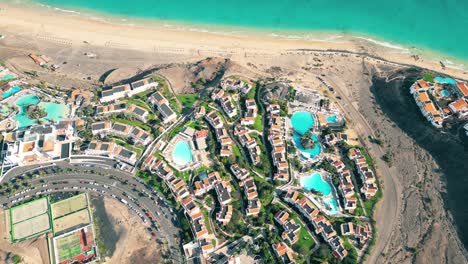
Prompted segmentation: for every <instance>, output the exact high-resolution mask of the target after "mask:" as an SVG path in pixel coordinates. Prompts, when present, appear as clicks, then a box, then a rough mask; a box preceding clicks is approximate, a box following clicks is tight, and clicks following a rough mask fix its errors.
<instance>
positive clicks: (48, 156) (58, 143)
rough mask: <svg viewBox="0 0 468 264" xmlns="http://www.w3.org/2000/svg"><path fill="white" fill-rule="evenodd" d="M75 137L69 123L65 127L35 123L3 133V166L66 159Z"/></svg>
mask: <svg viewBox="0 0 468 264" xmlns="http://www.w3.org/2000/svg"><path fill="white" fill-rule="evenodd" d="M76 139H77V137H76V136H75V131H74V128H73V127H72V125H71V124H68V126H67V127H66V128H65V129H59V127H57V126H54V125H35V126H32V127H30V128H29V129H28V130H16V131H14V132H8V133H6V132H5V133H3V142H4V145H5V146H4V147H3V154H2V155H4V166H23V165H28V164H37V163H43V162H49V161H52V160H60V159H66V158H68V157H69V156H70V153H71V152H70V151H71V144H72V143H73V142H74V141H75V140H76Z"/></svg>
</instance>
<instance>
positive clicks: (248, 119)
mask: <svg viewBox="0 0 468 264" xmlns="http://www.w3.org/2000/svg"><path fill="white" fill-rule="evenodd" d="M245 109H246V111H245V112H244V117H242V118H241V125H243V126H251V125H253V124H254V123H255V118H256V117H257V112H258V108H257V103H255V100H254V99H247V100H245Z"/></svg>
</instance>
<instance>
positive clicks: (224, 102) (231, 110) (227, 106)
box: [218, 95, 237, 118]
mask: <svg viewBox="0 0 468 264" xmlns="http://www.w3.org/2000/svg"><path fill="white" fill-rule="evenodd" d="M218 100H219V102H220V104H221V108H223V110H224V113H226V115H227V116H228V117H230V118H233V117H234V116H236V115H237V108H236V107H235V106H234V104H233V103H232V100H231V97H230V96H228V95H224V96H222V97H221V98H218Z"/></svg>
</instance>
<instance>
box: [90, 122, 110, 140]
mask: <svg viewBox="0 0 468 264" xmlns="http://www.w3.org/2000/svg"><path fill="white" fill-rule="evenodd" d="M111 129H112V123H111V122H110V121H103V122H96V123H93V124H92V125H91V132H92V133H93V136H95V135H99V134H103V133H107V132H109V131H110V130H111Z"/></svg>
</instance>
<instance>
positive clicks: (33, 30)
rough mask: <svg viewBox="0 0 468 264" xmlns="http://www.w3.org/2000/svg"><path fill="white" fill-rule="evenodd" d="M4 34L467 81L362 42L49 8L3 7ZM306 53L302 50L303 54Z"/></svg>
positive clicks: (431, 63)
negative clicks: (338, 58)
mask: <svg viewBox="0 0 468 264" xmlns="http://www.w3.org/2000/svg"><path fill="white" fill-rule="evenodd" d="M0 8H1V14H2V15H1V16H0V31H1V34H5V35H6V36H7V38H8V35H17V36H28V37H33V38H35V39H37V40H38V41H47V42H51V43H54V44H58V45H63V46H71V47H80V46H86V45H93V46H99V47H106V48H117V49H126V50H136V51H144V52H153V53H166V54H174V55H188V56H194V57H199V56H205V57H206V56H221V57H229V58H232V59H237V60H242V59H243V58H246V57H249V56H259V55H263V56H266V57H271V56H278V55H280V54H290V53H294V52H300V51H298V50H304V49H309V50H320V51H326V50H340V51H350V52H356V53H361V54H362V55H371V56H375V57H380V58H382V59H385V60H387V61H389V62H396V63H402V64H413V65H416V66H419V67H422V68H427V69H432V70H435V71H439V72H442V73H445V74H448V75H452V76H454V77H457V78H462V79H466V78H467V77H468V73H467V72H466V71H464V70H462V69H457V68H451V67H448V66H447V67H446V68H445V69H443V68H442V67H441V65H440V63H439V62H438V61H437V60H436V59H431V58H422V57H420V58H419V59H418V60H415V59H414V58H413V57H412V56H411V55H412V54H411V53H409V51H405V50H401V49H395V48H390V47H385V46H382V45H379V44H376V43H374V42H371V41H367V40H364V39H362V38H348V39H347V38H340V41H313V40H294V39H287V38H281V37H268V36H266V35H265V36H262V37H258V36H257V37H255V36H248V37H247V36H234V35H225V34H224V35H223V34H215V33H209V32H196V31H191V30H189V29H174V28H168V27H164V25H163V24H160V25H158V24H156V23H152V24H145V25H125V24H120V23H117V22H111V21H105V20H102V19H101V20H97V19H91V18H86V17H82V16H78V15H74V14H71V13H65V12H60V11H56V10H53V9H47V8H35V9H28V8H25V7H18V6H13V5H10V4H0ZM301 52H302V51H301Z"/></svg>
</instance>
